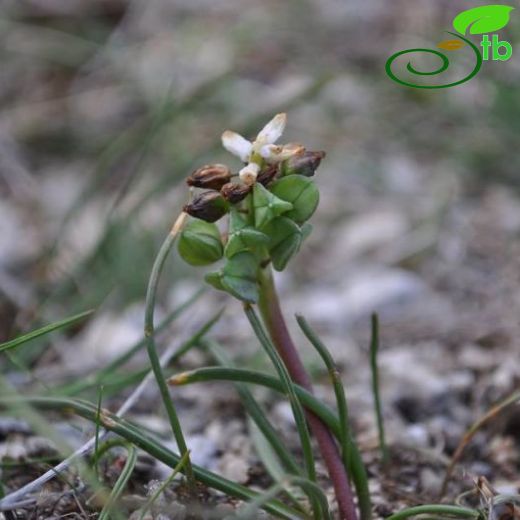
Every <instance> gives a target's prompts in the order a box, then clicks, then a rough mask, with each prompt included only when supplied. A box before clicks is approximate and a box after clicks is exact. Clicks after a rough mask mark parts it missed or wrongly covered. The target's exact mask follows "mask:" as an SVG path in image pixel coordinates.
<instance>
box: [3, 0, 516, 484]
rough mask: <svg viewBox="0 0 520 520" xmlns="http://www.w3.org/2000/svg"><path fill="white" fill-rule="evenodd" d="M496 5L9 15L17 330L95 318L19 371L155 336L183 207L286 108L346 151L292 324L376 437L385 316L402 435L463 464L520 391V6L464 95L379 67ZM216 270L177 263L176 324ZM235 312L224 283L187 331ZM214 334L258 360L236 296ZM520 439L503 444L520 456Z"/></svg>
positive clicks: (17, 376)
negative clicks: (454, 453) (151, 297)
mask: <svg viewBox="0 0 520 520" xmlns="http://www.w3.org/2000/svg"><path fill="white" fill-rule="evenodd" d="M477 5H484V3H483V2H480V1H472V2H470V1H466V0H457V2H453V1H447V0H438V1H436V2H431V1H429V0H413V1H412V0H394V1H392V2H388V1H384V0H365V1H363V2H361V1H358V2H347V1H346V0H286V1H284V2H276V1H270V0H265V1H260V2H259V1H253V0H175V1H171V0H148V1H146V2H138V1H128V2H125V1H122V0H89V1H81V0H66V1H65V0H43V1H41V0H38V1H36V0H34V1H30V0H3V1H2V2H1V11H0V58H1V68H0V106H1V112H0V338H1V339H2V340H5V339H8V338H11V337H14V336H16V335H17V334H19V333H20V332H21V331H27V330H30V329H31V328H34V327H36V326H40V325H42V324H44V323H48V322H51V321H55V320H57V319H60V318H63V317H65V316H68V315H71V314H73V313H75V312H79V311H82V310H85V309H89V308H96V309H97V311H96V313H95V315H94V316H93V317H91V318H90V319H89V320H87V322H85V323H84V324H82V326H81V327H78V328H77V329H74V330H72V331H68V332H66V333H64V334H62V335H59V336H56V337H54V339H53V340H52V342H51V343H50V344H48V340H47V341H46V342H42V344H41V345H40V348H34V347H32V346H30V345H28V346H25V347H23V348H22V349H21V350H20V351H19V352H17V353H16V357H15V358H13V359H11V360H9V361H4V371H5V372H7V373H9V374H10V377H11V378H12V380H13V381H14V382H17V381H18V382H25V383H27V382H28V383H30V384H42V382H43V384H44V385H45V384H50V382H53V383H54V382H55V381H58V380H61V379H62V378H66V377H78V376H81V375H82V374H84V373H85V372H87V371H92V370H96V368H97V367H100V366H104V365H106V364H107V363H108V362H109V361H110V360H111V359H113V357H114V356H116V355H118V354H119V353H120V352H121V351H122V349H124V348H126V347H127V346H128V345H130V344H131V343H132V342H134V341H136V340H138V339H139V338H140V337H141V331H142V319H143V300H144V295H145V290H146V283H147V279H148V275H149V272H150V268H151V265H152V263H153V259H154V257H155V255H156V253H157V250H158V247H159V246H160V243H161V241H162V239H163V237H164V235H165V233H166V232H167V231H168V230H169V228H170V226H171V224H172V222H173V220H174V218H175V216H176V215H177V214H178V212H179V210H180V208H181V205H182V204H183V203H184V201H185V200H186V196H187V190H186V185H185V183H184V181H183V179H184V178H185V177H186V176H187V175H188V174H189V173H190V172H191V171H192V170H193V169H195V168H197V167H198V166H200V165H203V164H206V163H208V162H225V163H227V164H230V165H231V166H232V167H234V168H238V166H239V164H238V163H237V161H236V159H235V158H234V157H232V156H230V155H229V154H227V153H226V152H225V151H224V150H222V148H221V146H220V134H221V133H222V131H223V130H225V129H228V128H229V129H233V130H235V131H238V132H240V133H242V134H244V135H246V136H250V137H252V136H254V135H255V134H256V132H257V131H258V129H259V128H261V127H262V126H263V125H264V124H265V122H266V121H267V120H269V119H270V118H271V117H272V115H274V114H275V113H277V112H280V111H285V112H287V113H288V127H287V130H286V135H285V136H284V139H282V141H286V142H288V141H297V142H301V143H304V144H305V145H306V147H307V148H308V149H315V150H326V152H327V157H326V159H325V160H324V161H323V163H322V166H321V168H320V170H319V171H318V173H317V177H316V181H317V184H318V186H319V188H320V191H321V204H320V207H319V209H318V211H317V213H316V214H315V215H314V217H313V220H312V223H313V225H314V232H313V234H312V235H311V237H310V238H309V240H308V242H307V243H306V247H304V248H303V250H302V252H301V253H300V254H299V256H298V257H297V258H296V259H295V260H294V261H293V262H292V263H291V265H290V268H289V269H288V270H287V271H286V272H285V273H284V274H283V275H282V276H280V277H279V278H278V279H279V283H280V291H281V294H282V299H283V301H284V308H285V309H286V314H287V316H288V318H289V320H290V323H291V326H293V325H294V320H293V319H292V314H293V313H294V312H296V311H298V312H300V313H303V314H304V315H305V316H306V317H307V318H308V319H309V320H310V321H311V323H312V324H313V325H314V326H315V327H316V328H317V330H318V331H319V332H320V333H321V334H322V336H323V339H324V340H325V341H326V342H327V344H328V345H329V347H330V348H331V350H332V351H333V353H334V355H335V356H336V358H337V360H338V362H339V363H340V365H341V367H342V369H343V370H344V381H345V383H346V384H347V388H348V389H349V392H350V399H351V407H352V413H353V417H354V420H355V424H356V428H357V430H358V431H359V432H365V433H366V443H367V445H370V443H371V442H372V444H373V441H374V439H375V437H374V432H375V430H374V427H373V426H374V424H373V418H372V412H371V409H370V406H371V399H372V397H371V393H370V391H369V388H370V386H369V368H368V361H367V360H368V358H367V342H368V338H369V329H370V314H371V313H372V312H374V311H377V312H378V313H379V314H380V317H381V323H382V330H381V335H382V342H383V344H382V352H381V357H380V359H381V365H382V384H383V389H384V402H385V405H386V408H385V410H386V411H385V414H386V415H387V416H388V422H389V430H390V433H389V435H391V436H393V437H394V438H399V439H401V440H404V442H409V443H412V442H413V443H418V444H419V445H421V446H431V445H432V443H434V440H435V439H437V438H438V437H439V436H440V437H442V439H443V442H444V443H447V445H448V448H446V450H447V452H449V450H450V449H452V448H450V446H453V445H454V443H456V442H457V440H458V438H459V436H460V434H461V433H462V432H463V431H464V429H465V427H466V426H467V425H468V424H469V423H471V421H472V420H474V419H475V418H476V415H475V414H476V413H477V412H478V411H479V410H482V409H484V408H485V407H486V406H488V405H489V404H490V403H491V402H493V401H494V400H495V399H498V398H499V397H501V396H504V395H506V394H507V393H508V392H510V391H511V390H513V389H514V388H515V386H518V384H519V382H520V365H519V364H518V363H517V362H516V360H517V359H518V352H519V345H518V337H519V332H520V330H519V329H520V327H519V316H520V241H519V236H520V203H519V183H518V179H519V177H518V175H519V167H520V153H519V151H518V145H519V143H520V141H519V136H520V94H519V78H520V60H519V58H518V56H520V47H519V50H516V48H515V44H516V42H517V41H518V35H519V34H520V14H518V13H517V12H516V11H513V12H512V16H511V21H510V23H509V25H508V27H507V28H506V29H504V30H502V31H501V32H500V34H501V35H502V36H504V39H507V40H508V41H510V42H511V43H512V44H513V57H512V59H511V60H509V61H508V62H491V61H490V62H484V65H483V67H482V70H481V71H480V73H479V74H478V75H477V76H476V77H475V78H473V79H472V80H471V81H469V82H468V83H465V84H463V85H461V86H458V87H455V88H450V89H445V90H433V91H428V90H419V89H411V88H406V87H403V86H400V85H398V84H397V83H395V82H393V81H391V80H390V79H389V78H388V77H387V76H386V74H385V70H384V66H385V62H386V60H387V59H388V57H389V56H390V55H391V54H393V53H394V52H397V51H398V50H402V49H406V48H410V47H416V46H427V47H433V48H434V46H435V44H436V43H438V42H439V41H441V40H442V39H445V36H446V35H445V34H444V33H443V31H445V30H449V29H450V28H451V21H452V19H453V17H454V16H455V15H456V14H457V13H458V12H460V11H462V10H464V9H469V8H471V7H475V6H477ZM202 278H203V271H202V270H198V269H193V268H189V267H188V266H185V265H182V263H181V262H179V261H176V260H173V261H170V262H169V264H168V267H167V270H166V273H165V276H164V278H163V282H162V287H161V298H160V304H159V311H158V312H159V314H161V312H162V313H163V314H164V313H166V312H168V311H170V310H171V309H172V308H173V307H174V306H175V305H177V304H178V303H180V302H181V301H184V300H185V299H186V298H187V297H189V295H191V294H192V293H193V292H195V291H196V290H197V288H199V287H200V286H201V285H202ZM222 301H223V296H222V294H217V293H215V292H214V291H211V290H210V291H208V294H207V295H206V296H205V297H204V298H203V299H202V300H200V301H199V302H198V303H197V305H196V306H195V307H194V308H193V310H192V311H190V312H191V313H192V318H193V319H194V321H195V322H198V323H199V324H200V322H202V321H204V320H206V319H208V317H209V316H210V314H211V312H212V311H214V310H215V309H217V308H218V305H220V304H221V303H222ZM175 330H176V329H175V328H174V331H175ZM177 333H178V332H175V333H174V334H173V336H172V337H175V334H177ZM295 334H296V335H297V338H298V340H299V341H300V343H301V344H302V350H303V351H304V355H305V356H306V360H307V363H308V364H309V366H311V368H312V367H316V368H315V371H316V377H317V378H318V380H319V377H320V371H319V369H318V368H317V367H318V366H319V364H318V363H317V362H316V360H315V358H314V355H313V353H312V352H311V350H309V349H308V348H307V346H306V345H305V344H304V341H303V340H302V336H301V335H299V333H298V332H297V331H295ZM214 335H215V337H218V338H219V339H220V340H221V341H222V342H223V343H224V344H226V345H229V349H230V351H231V353H233V354H234V355H251V356H252V355H253V354H254V352H255V350H256V349H257V345H256V344H255V341H254V339H253V337H252V334H250V332H249V330H248V328H247V326H246V323H245V322H244V321H243V320H242V318H241V316H240V308H239V305H238V304H237V303H236V302H233V301H231V300H229V301H228V302H227V307H226V312H225V314H224V317H223V319H222V320H221V321H220V322H219V324H218V325H217V326H216V328H215V329H214ZM13 356H14V355H13ZM197 356H199V357H197ZM201 356H202V355H201V354H196V353H194V354H193V357H191V358H188V364H189V363H190V362H192V363H193V365H194V366H198V365H200V364H201V363H203V362H204V359H203V358H202V357H201ZM190 360H191V361H190ZM323 382H324V385H325V384H326V378H324V379H323ZM323 392H324V393H326V392H325V390H324V391H323ZM223 395H224V394H223ZM226 396H227V397H226V399H229V393H228V394H226ZM210 397H211V399H213V400H217V401H218V399H219V396H218V394H213V395H211V396H206V397H200V396H197V395H196V394H195V392H194V391H191V393H189V394H186V396H185V399H186V402H187V403H188V404H189V405H190V406H193V407H195V406H198V409H199V410H203V409H204V407H202V408H201V406H202V405H201V404H200V400H204V399H206V400H209V398H210ZM197 400H199V401H197ZM207 406H209V405H207ZM193 407H192V408H190V410H192V412H191V413H192V414H196V412H193V410H196V409H197V408H193ZM201 413H202V412H201ZM205 413H210V412H207V410H206V412H205ZM216 413H217V412H214V415H215V414H216ZM206 417H212V415H211V414H210V415H207V416H206ZM208 420H209V419H208ZM517 425H518V423H514V421H513V420H512V419H511V421H509V422H507V424H505V425H504V426H503V428H502V429H501V430H500V431H501V432H502V433H501V435H503V437H504V438H508V439H513V441H512V442H513V443H520V438H519V435H518V428H517V427H516V426H517ZM432 439H433V440H432ZM450 443H451V444H450ZM482 449H483V450H488V451H489V450H491V449H492V448H491V447H490V446H487V445H486V446H484V447H483V448H482ZM485 453H488V452H485ZM517 459H518V458H517ZM490 460H491V459H490ZM488 462H489V461H488ZM489 464H490V465H491V466H492V462H489ZM491 466H490V467H491ZM512 467H513V468H516V469H517V470H518V460H516V462H514V463H513V466H512ZM481 470H482V471H481V472H483V473H486V471H488V473H489V474H490V475H491V474H492V473H490V472H491V469H489V468H488V469H486V468H484V469H482V468H481ZM501 475H502V476H503V477H504V478H509V479H510V478H511V477H508V476H507V472H506V473H502V474H501ZM504 475H505V476H504Z"/></svg>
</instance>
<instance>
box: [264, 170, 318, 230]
mask: <svg viewBox="0 0 520 520" xmlns="http://www.w3.org/2000/svg"><path fill="white" fill-rule="evenodd" d="M271 192H272V193H273V195H276V197H278V198H280V199H282V200H284V201H287V202H290V203H291V204H292V209H291V210H290V211H287V212H286V213H285V214H284V216H285V217H288V218H290V219H292V220H294V221H295V222H297V223H298V224H302V223H303V222H305V221H306V220H308V219H309V218H310V217H311V216H312V214H313V213H314V211H315V210H316V208H317V207H318V202H319V200H320V193H319V191H318V188H316V185H315V184H314V182H313V181H312V180H311V179H309V178H308V177H304V176H302V175H288V176H287V177H282V178H281V179H279V180H277V181H275V182H274V183H273V185H272V187H271Z"/></svg>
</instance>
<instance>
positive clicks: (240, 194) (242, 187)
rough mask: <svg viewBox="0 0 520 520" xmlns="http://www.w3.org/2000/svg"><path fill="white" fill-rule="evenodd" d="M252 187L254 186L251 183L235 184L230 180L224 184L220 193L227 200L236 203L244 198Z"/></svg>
mask: <svg viewBox="0 0 520 520" xmlns="http://www.w3.org/2000/svg"><path fill="white" fill-rule="evenodd" d="M252 189H253V186H251V185H249V184H233V183H232V182H228V183H227V184H224V186H222V188H221V189H220V193H221V194H222V196H223V197H224V198H225V199H226V200H227V201H229V202H231V204H236V203H237V202H240V201H242V200H244V199H245V198H246V197H247V196H248V195H249V192H250V191H251V190H252Z"/></svg>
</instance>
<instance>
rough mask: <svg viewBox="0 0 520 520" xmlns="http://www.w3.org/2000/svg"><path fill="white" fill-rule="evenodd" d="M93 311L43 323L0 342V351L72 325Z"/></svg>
mask: <svg viewBox="0 0 520 520" xmlns="http://www.w3.org/2000/svg"><path fill="white" fill-rule="evenodd" d="M93 312H94V311H93V310H90V311H85V312H81V313H80V314H76V315H75V316H71V317H70V318H65V319H64V320H61V321H56V322H55V323H51V324H50V325H45V327H42V328H41V329H36V330H33V331H32V332H28V333H27V334H24V335H23V336H19V337H17V338H14V339H12V340H11V341H6V342H5V343H0V352H3V351H4V350H9V349H11V348H15V347H18V346H19V345H22V344H23V343H27V342H29V341H32V340H33V339H36V338H39V337H40V336H44V335H45V334H49V332H52V331H54V330H58V329H64V328H66V327H70V326H71V325H74V323H76V322H78V321H80V320H82V319H83V318H86V317H87V316H90V315H91V314H92V313H93Z"/></svg>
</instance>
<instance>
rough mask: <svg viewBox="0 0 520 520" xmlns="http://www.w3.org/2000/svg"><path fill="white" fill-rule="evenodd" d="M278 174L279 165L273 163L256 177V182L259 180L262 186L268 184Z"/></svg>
mask: <svg viewBox="0 0 520 520" xmlns="http://www.w3.org/2000/svg"><path fill="white" fill-rule="evenodd" d="M277 174H278V165H277V164H271V165H269V166H267V168H265V169H263V170H262V171H261V172H260V173H259V174H258V177H257V178H256V182H259V183H260V184H261V185H262V186H264V187H265V186H267V185H268V184H269V183H270V182H271V181H272V180H273V179H274V178H275V177H276V175H277Z"/></svg>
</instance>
